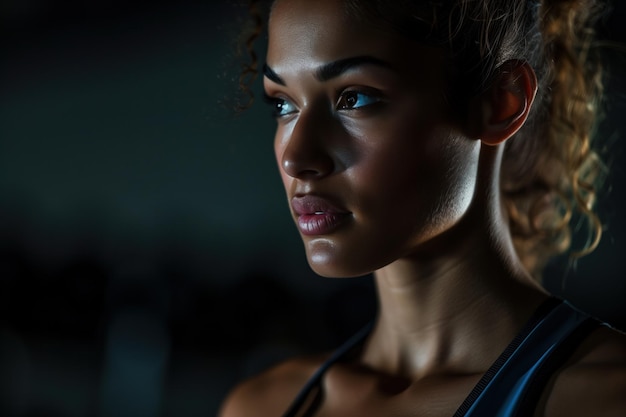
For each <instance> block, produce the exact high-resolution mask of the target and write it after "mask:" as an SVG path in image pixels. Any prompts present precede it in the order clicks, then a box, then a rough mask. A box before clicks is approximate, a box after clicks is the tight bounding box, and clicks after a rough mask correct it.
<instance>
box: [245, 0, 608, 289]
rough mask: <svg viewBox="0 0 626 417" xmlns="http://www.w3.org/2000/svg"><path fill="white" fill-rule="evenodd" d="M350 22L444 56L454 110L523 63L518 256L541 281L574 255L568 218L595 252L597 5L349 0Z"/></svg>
mask: <svg viewBox="0 0 626 417" xmlns="http://www.w3.org/2000/svg"><path fill="white" fill-rule="evenodd" d="M259 3H263V1H259V0H251V1H250V15H251V16H252V17H253V20H254V21H255V22H256V23H255V27H254V31H253V32H252V33H251V34H250V36H249V37H248V38H247V41H246V47H247V51H248V54H249V58H250V63H249V64H247V66H246V67H245V69H244V72H243V73H242V78H241V79H240V87H241V88H242V91H245V92H246V93H248V94H249V93H250V85H251V82H252V80H251V79H250V78H249V77H248V78H247V79H246V77H247V76H248V75H249V74H250V73H252V72H254V73H256V71H257V57H256V54H255V52H254V42H255V40H256V39H257V38H258V37H259V36H260V35H261V33H262V30H263V27H262V23H261V22H262V21H263V18H262V12H260V11H259V8H258V4H259ZM343 5H344V7H345V8H346V11H347V12H348V13H349V15H350V16H353V17H354V18H357V19H365V20H367V21H368V22H369V23H371V24H375V25H380V26H381V27H383V28H386V29H391V30H394V31H396V32H398V33H401V34H403V35H405V36H407V37H410V38H412V39H416V40H419V41H420V42H425V43H429V44H433V45H436V46H439V47H441V48H443V49H444V50H445V51H446V52H447V57H448V63H449V65H448V66H447V68H446V71H447V77H448V80H449V82H448V85H449V87H448V91H447V92H446V97H447V99H448V102H449V103H450V104H451V106H452V107H451V108H452V110H453V111H456V112H464V111H467V108H468V106H467V103H468V100H470V99H471V98H472V97H474V96H476V95H477V94H480V93H482V92H484V91H486V90H487V89H488V88H489V86H490V84H491V81H492V80H493V78H494V76H496V75H497V71H498V67H499V66H500V65H501V64H502V63H504V62H505V61H507V60H509V59H518V60H525V61H526V62H528V63H529V64H530V65H531V66H532V67H533V69H534V70H535V72H536V74H537V78H538V84H539V92H538V95H537V97H536V99H535V104H534V105H533V109H532V110H531V114H530V116H529V118H528V120H527V122H526V124H525V125H524V126H523V127H522V129H520V131H519V132H518V133H517V134H516V135H515V136H514V137H513V138H511V139H510V140H508V141H507V144H506V146H505V151H504V157H503V162H502V167H501V194H502V205H503V207H504V208H505V213H506V214H507V219H508V224H509V227H510V230H511V234H512V237H513V243H514V245H515V249H516V251H517V254H518V256H519V258H520V260H521V261H522V263H523V264H524V266H525V267H526V269H527V270H528V271H529V272H530V273H531V274H532V275H533V276H535V278H537V279H540V277H541V271H542V270H543V268H544V267H545V265H546V263H547V262H548V260H549V259H550V258H552V257H553V256H556V255H558V254H561V253H564V252H567V251H569V250H571V242H572V230H573V226H572V224H573V220H574V219H577V218H582V219H584V220H586V223H587V225H588V230H589V239H588V241H587V244H586V245H585V246H584V247H583V248H582V249H580V250H577V251H571V255H572V256H573V257H575V258H576V257H580V256H583V255H586V254H588V253H590V252H592V251H593V250H594V249H595V248H596V247H597V246H598V243H599V241H600V237H601V234H602V224H601V222H600V220H599V218H598V216H597V214H596V213H595V212H594V210H593V208H594V203H595V201H596V195H597V189H598V186H599V184H598V181H599V179H600V177H601V175H600V174H601V173H602V171H603V169H604V166H603V164H602V162H601V159H600V158H599V156H598V153H597V152H595V151H594V150H593V148H592V146H591V138H592V132H593V129H594V126H595V122H596V119H597V115H598V108H599V103H600V99H601V97H602V90H603V89H602V71H601V66H600V59H599V54H598V53H597V52H596V49H595V48H594V40H595V31H594V25H595V23H596V21H597V18H598V17H599V16H600V11H601V9H602V8H601V4H600V3H599V0H520V1H516V2H511V1H509V0H440V1H432V0H431V1H411V0H395V1H385V0H345V1H344V2H343Z"/></svg>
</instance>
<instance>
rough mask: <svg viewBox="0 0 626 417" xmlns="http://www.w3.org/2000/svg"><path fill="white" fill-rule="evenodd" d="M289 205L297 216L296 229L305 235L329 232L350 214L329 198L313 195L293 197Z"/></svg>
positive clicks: (335, 228) (338, 226) (343, 221)
mask: <svg viewBox="0 0 626 417" xmlns="http://www.w3.org/2000/svg"><path fill="white" fill-rule="evenodd" d="M291 207H292V209H293V212H294V213H295V214H296V216H297V224H298V229H300V232H301V233H302V234H303V235H307V236H316V235H326V234H330V233H332V232H334V231H335V230H337V229H338V228H340V227H341V226H342V225H344V224H345V223H346V222H347V221H348V220H349V219H350V215H351V213H350V212H349V211H347V210H345V209H343V208H341V207H339V206H338V205H337V204H335V203H333V202H331V201H330V200H328V199H326V198H323V197H319V196H314V195H303V196H296V197H294V198H293V199H292V200H291Z"/></svg>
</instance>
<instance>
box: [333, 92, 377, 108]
mask: <svg viewBox="0 0 626 417" xmlns="http://www.w3.org/2000/svg"><path fill="white" fill-rule="evenodd" d="M380 101H381V100H380V98H379V97H377V96H376V95H374V94H369V93H364V92H361V91H355V90H350V91H345V92H343V93H342V94H341V96H340V97H339V100H338V101H337V110H354V109H358V108H361V107H365V106H370V105H372V104H376V103H379V102H380Z"/></svg>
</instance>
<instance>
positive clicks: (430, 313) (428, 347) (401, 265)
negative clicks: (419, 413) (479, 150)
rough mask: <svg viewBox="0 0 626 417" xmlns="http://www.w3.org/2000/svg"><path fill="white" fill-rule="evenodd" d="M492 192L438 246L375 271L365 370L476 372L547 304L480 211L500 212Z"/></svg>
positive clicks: (490, 215) (503, 231) (497, 221)
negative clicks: (375, 301)
mask: <svg viewBox="0 0 626 417" xmlns="http://www.w3.org/2000/svg"><path fill="white" fill-rule="evenodd" d="M496 162H497V161H496ZM489 177H491V178H493V176H491V175H489V176H487V178H489ZM495 177H496V178H497V177H498V176H495ZM491 185H492V187H491V191H489V190H488V191H487V192H486V193H485V195H482V196H480V197H481V198H478V199H476V201H482V202H486V203H483V204H480V206H481V207H476V209H474V210H472V209H470V211H469V212H468V213H467V215H466V216H465V217H464V219H462V220H461V221H460V222H459V224H457V225H455V226H454V228H453V229H454V230H450V231H448V232H446V233H444V234H443V235H442V236H440V237H439V238H437V240H438V242H432V243H429V244H428V245H426V246H429V248H421V249H420V251H419V252H418V253H413V254H411V256H410V257H406V258H403V259H400V260H398V261H396V262H394V263H392V264H390V265H388V266H386V267H384V268H382V269H380V270H378V271H376V273H375V279H376V284H377V289H378V295H379V315H378V318H377V322H376V325H375V328H374V331H373V333H372V335H371V336H370V339H369V341H368V343H367V345H366V347H365V350H364V352H363V361H364V362H365V364H366V365H368V366H370V367H372V368H374V369H378V370H381V371H383V372H387V373H391V374H402V375H404V376H408V377H411V378H413V379H417V378H421V377H425V376H428V375H432V374H444V373H453V374H475V373H483V372H485V371H486V370H487V368H488V367H489V366H490V365H491V364H492V363H493V361H494V360H495V359H496V358H497V356H498V355H499V354H500V353H501V352H502V351H503V350H504V349H505V348H506V346H507V345H508V343H509V342H510V341H511V340H512V339H513V338H514V336H515V335H516V334H517V332H518V331H519V330H520V329H521V327H522V326H523V325H524V323H525V322H526V321H527V320H528V318H529V317H530V315H531V314H532V312H533V311H534V310H535V309H536V308H537V306H538V305H539V304H540V303H541V302H542V301H544V300H545V299H546V297H547V295H546V293H545V292H544V291H543V290H542V289H541V287H540V286H539V285H538V284H536V283H535V282H534V281H533V279H532V278H531V277H530V276H529V275H528V274H527V273H526V271H525V269H524V268H523V266H522V265H521V263H520V261H519V259H518V258H517V256H516V254H515V250H514V249H513V245H512V243H511V237H510V235H509V233H508V227H506V225H505V224H504V222H503V219H502V216H501V214H500V212H499V211H498V210H491V211H490V210H485V209H484V208H485V205H488V206H489V207H500V202H499V200H498V201H493V199H497V198H499V197H497V196H498V195H499V192H498V193H496V192H493V191H495V190H497V189H498V184H497V182H495V184H491ZM478 189H481V187H478ZM482 189H483V190H485V187H482ZM488 199H492V201H489V200H488ZM477 352H478V353H477Z"/></svg>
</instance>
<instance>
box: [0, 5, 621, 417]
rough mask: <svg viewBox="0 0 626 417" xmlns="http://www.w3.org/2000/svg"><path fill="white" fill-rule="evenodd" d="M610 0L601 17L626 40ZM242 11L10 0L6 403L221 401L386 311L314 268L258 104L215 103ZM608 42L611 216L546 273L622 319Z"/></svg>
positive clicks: (368, 289)
mask: <svg viewBox="0 0 626 417" xmlns="http://www.w3.org/2000/svg"><path fill="white" fill-rule="evenodd" d="M616 3H619V4H616V5H615V8H616V10H615V12H614V14H613V16H612V17H611V19H610V20H608V21H606V22H604V23H603V26H602V34H603V37H604V38H606V39H610V40H620V41H622V42H624V41H626V36H625V33H624V25H623V22H624V17H625V13H624V11H625V5H624V2H621V3H620V2H616ZM244 21H245V10H244V9H243V8H242V7H234V6H232V5H225V4H222V3H217V2H209V1H207V2H205V3H204V4H203V3H200V2H191V1H178V2H176V3H175V4H173V3H167V2H164V1H152V2H147V1H144V2H138V1H135V2H129V1H122V0H93V1H87V0H83V1H79V0H74V1H66V2H61V1H56V2H55V1H46V0H29V1H20V0H2V2H1V3H0V35H1V37H0V51H1V55H0V389H1V391H0V415H1V416H68V417H73V416H177V417H184V416H200V415H202V416H207V415H208V416H210V415H215V413H216V410H217V407H218V404H219V402H220V401H221V399H222V398H223V396H224V395H225V393H226V392H227V390H228V389H229V388H230V387H231V386H232V385H233V384H234V383H235V382H236V381H237V380H239V379H241V378H242V377H244V376H246V375H249V374H250V373H253V372H256V371H258V370H260V369H262V368H264V367H265V366H268V365H269V364H272V363H273V362H275V361H277V360H279V359H281V358H284V357H285V356H289V355H293V354H297V353H303V352H308V351H315V350H319V349H327V348H330V347H333V346H335V345H336V344H337V343H339V342H340V341H341V340H343V338H345V337H346V336H347V335H348V334H350V333H351V332H353V331H355V330H356V329H357V328H358V327H359V326H360V325H361V324H362V323H364V322H365V321H367V320H368V319H369V318H370V317H371V315H372V314H373V311H374V302H373V299H372V298H371V297H372V285H371V281H370V279H369V278H367V277H366V278H361V279H354V280H333V279H323V278H319V277H316V276H315V275H314V274H313V273H312V272H310V271H309V269H308V267H307V265H306V260H305V257H304V253H303V250H302V248H301V244H300V241H299V238H298V236H297V233H296V229H295V227H294V226H293V225H292V224H291V219H290V217H289V215H288V209H287V204H285V201H284V200H285V199H284V197H283V191H282V188H281V185H280V180H279V177H278V175H277V171H276V169H275V167H274V160H273V152H272V129H273V124H274V122H273V120H272V119H271V118H270V117H269V112H268V111H267V109H265V108H263V107H262V106H261V105H258V106H256V107H255V108H253V109H252V110H251V111H248V112H246V113H245V114H243V115H240V116H238V117H234V116H233V115H232V114H231V113H229V111H227V110H225V109H224V108H223V106H221V105H220V103H221V102H224V101H226V102H228V101H229V100H230V99H231V98H232V97H233V95H234V94H235V79H236V77H237V73H238V70H239V67H238V60H237V57H236V54H235V50H236V45H237V43H236V38H237V34H238V31H239V29H240V27H241V25H242V22H244ZM605 53H606V55H607V66H608V69H609V71H610V73H611V74H612V77H611V79H610V81H609V84H608V88H607V90H608V93H609V101H608V102H607V104H606V112H607V121H605V122H604V123H603V124H602V126H601V128H600V135H599V137H600V138H602V144H603V145H602V146H603V149H604V150H605V156H606V159H607V161H608V164H609V166H610V175H609V177H608V180H607V187H606V190H605V191H606V192H605V194H604V195H603V197H602V198H601V200H600V210H601V214H602V217H603V220H604V221H605V224H606V231H605V236H604V238H603V241H602V244H601V246H600V248H599V249H598V250H597V251H596V252H595V253H593V254H592V255H590V256H589V257H587V258H584V259H582V260H581V261H579V262H578V263H577V265H576V268H567V269H565V268H563V265H564V261H562V260H561V261H559V262H556V263H555V264H554V265H552V266H551V268H550V273H549V280H548V282H547V284H546V285H547V286H548V287H549V288H551V289H552V290H554V291H555V292H557V293H559V294H561V295H563V296H564V297H566V298H568V299H570V300H572V302H574V303H575V304H577V305H578V306H580V307H581V308H583V309H585V310H587V311H590V312H592V313H593V314H596V315H598V316H599V317H601V318H602V319H604V320H607V321H609V322H611V323H612V324H614V325H615V326H617V327H620V328H626V309H625V308H624V306H623V305H622V304H624V301H625V298H626V284H625V280H624V275H625V271H626V267H625V266H624V263H623V256H624V253H625V250H624V249H625V248H626V225H625V223H626V222H625V221H624V218H623V215H622V213H623V211H624V209H626V201H625V198H624V195H625V192H624V190H625V188H626V174H625V172H624V168H623V167H624V162H626V156H625V155H624V149H625V147H624V141H623V138H622V136H623V133H622V132H624V129H625V128H626V125H625V122H624V117H623V115H624V114H626V113H625V111H626V82H625V81H624V78H625V76H626V53H625V52H623V51H622V52H619V51H617V50H615V49H607V50H606V52H605ZM563 282H564V286H563V285H562V283H563Z"/></svg>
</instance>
